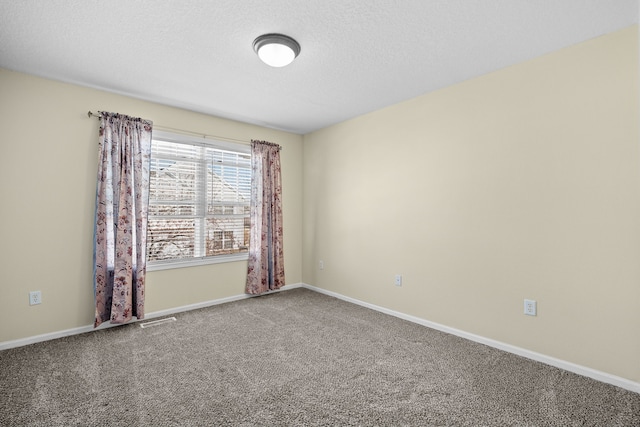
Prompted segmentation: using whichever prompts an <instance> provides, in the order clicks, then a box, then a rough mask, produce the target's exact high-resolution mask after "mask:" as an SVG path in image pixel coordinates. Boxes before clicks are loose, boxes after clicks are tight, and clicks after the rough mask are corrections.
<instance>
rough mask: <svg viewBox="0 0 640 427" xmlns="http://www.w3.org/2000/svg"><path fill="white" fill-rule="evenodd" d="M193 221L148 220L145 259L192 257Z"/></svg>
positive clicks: (193, 242) (158, 259)
mask: <svg viewBox="0 0 640 427" xmlns="http://www.w3.org/2000/svg"><path fill="white" fill-rule="evenodd" d="M195 224H196V221H195V220H194V219H156V218H149V227H148V234H147V259H148V260H149V261H160V260H164V259H181V258H190V257H193V256H194V246H195V241H196V239H195V235H196V233H195Z"/></svg>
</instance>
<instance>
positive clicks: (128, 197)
mask: <svg viewBox="0 0 640 427" xmlns="http://www.w3.org/2000/svg"><path fill="white" fill-rule="evenodd" d="M100 115H101V116H100V135H99V141H98V142H99V151H100V153H99V162H98V183H97V186H96V218H95V231H94V239H95V240H94V253H93V257H94V262H95V264H94V294H95V309H96V313H95V314H96V315H95V323H94V327H97V326H98V325H100V324H101V323H102V322H105V321H107V320H109V319H111V323H125V322H128V321H130V320H131V319H132V316H136V317H137V318H138V319H142V318H144V286H145V274H146V269H147V265H146V240H147V210H148V204H149V163H150V156H151V129H152V123H151V122H150V121H148V120H143V119H139V118H133V117H128V116H125V115H121V114H114V113H105V112H102V113H100Z"/></svg>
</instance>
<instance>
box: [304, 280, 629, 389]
mask: <svg viewBox="0 0 640 427" xmlns="http://www.w3.org/2000/svg"><path fill="white" fill-rule="evenodd" d="M302 287H304V288H306V289H309V290H312V291H315V292H319V293H321V294H325V295H329V296H332V297H335V298H338V299H341V300H343V301H347V302H350V303H353V304H357V305H360V306H362V307H366V308H370V309H372V310H376V311H379V312H381V313H384V314H388V315H390V316H395V317H399V318H400V319H403V320H407V321H409V322H413V323H417V324H419V325H422V326H426V327H428V328H432V329H436V330H438V331H442V332H446V333H448V334H452V335H456V336H458V337H461V338H465V339H468V340H470V341H475V342H478V343H480V344H484V345H488V346H489V347H494V348H497V349H499V350H503V351H506V352H508V353H513V354H517V355H518V356H522V357H526V358H527V359H531V360H535V361H537V362H541V363H544V364H547V365H551V366H555V367H556V368H560V369H564V370H565V371H569V372H573V373H575V374H578V375H582V376H585V377H589V378H592V379H594V380H597V381H600V382H603V383H607V384H611V385H614V386H617V387H620V388H623V389H625V390H629V391H633V392H635V393H640V383H637V382H634V381H631V380H628V379H626V378H622V377H618V376H616V375H611V374H608V373H606V372H602V371H597V370H595V369H591V368H587V367H586V366H581V365H576V364H575V363H571V362H567V361H564V360H561V359H556V358H555V357H551V356H546V355H544V354H540V353H536V352H535V351H531V350H527V349H524V348H521V347H516V346H513V345H510V344H506V343H503V342H500V341H496V340H492V339H490V338H485V337H482V336H480V335H475V334H471V333H469V332H465V331H462V330H459V329H455V328H451V327H448V326H445V325H441V324H439V323H435V322H431V321H428V320H425V319H421V318H419V317H415V316H411V315H408V314H405V313H401V312H399V311H394V310H390V309H388V308H384V307H380V306H377V305H374V304H369V303H367V302H364V301H360V300H357V299H355V298H351V297H347V296H344V295H341V294H338V293H336V292H332V291H328V290H326V289H322V288H317V287H315V286H311V285H307V284H302Z"/></svg>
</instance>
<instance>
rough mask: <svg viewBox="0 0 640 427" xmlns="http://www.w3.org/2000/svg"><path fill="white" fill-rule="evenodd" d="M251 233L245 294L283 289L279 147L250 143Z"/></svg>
mask: <svg viewBox="0 0 640 427" xmlns="http://www.w3.org/2000/svg"><path fill="white" fill-rule="evenodd" d="M250 215H251V232H250V239H249V268H248V275H247V286H246V292H247V293H248V294H254V295H257V294H261V293H264V292H267V291H270V290H274V289H278V288H280V287H282V286H284V255H283V249H282V180H281V178H280V146H279V145H277V144H272V143H269V142H265V141H251V214H250Z"/></svg>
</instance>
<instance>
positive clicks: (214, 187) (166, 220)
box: [147, 136, 251, 264]
mask: <svg viewBox="0 0 640 427" xmlns="http://www.w3.org/2000/svg"><path fill="white" fill-rule="evenodd" d="M226 145H227V146H226V147H225V148H220V147H216V146H215V145H210V144H203V143H195V142H192V143H190V142H183V141H176V140H168V139H163V138H156V137H155V136H154V138H153V141H152V144H151V169H150V197H149V226H148V236H147V260H148V261H149V262H150V263H151V264H153V263H154V262H171V261H180V260H189V259H194V258H205V257H216V256H220V255H229V254H237V253H241V252H247V250H248V245H249V209H250V200H251V156H250V154H249V153H248V152H242V151H233V150H232V149H229V148H228V144H226Z"/></svg>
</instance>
